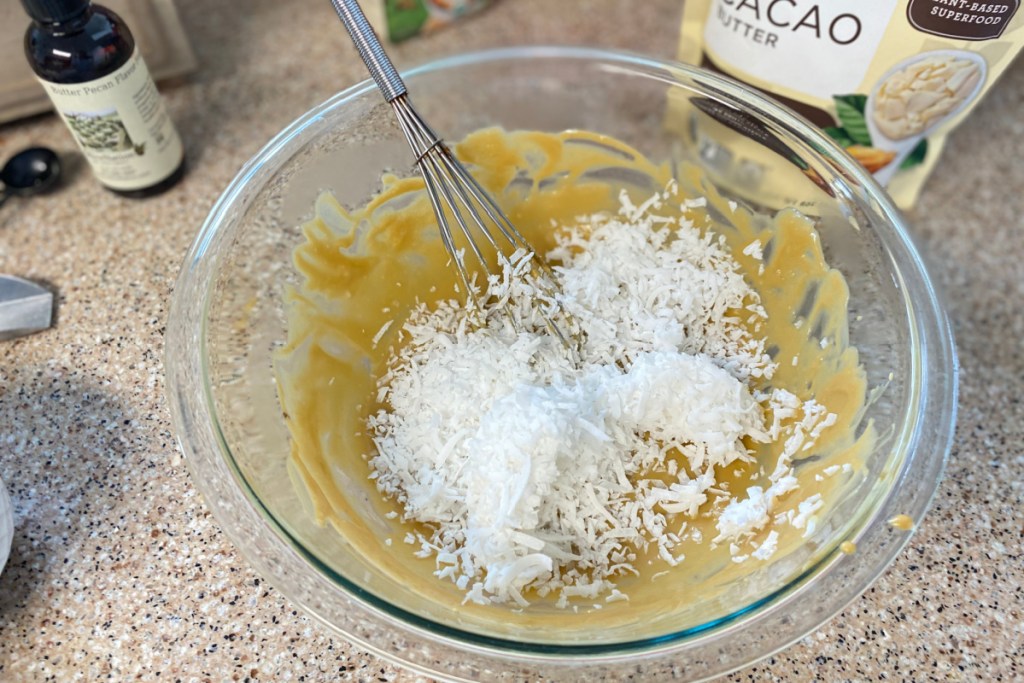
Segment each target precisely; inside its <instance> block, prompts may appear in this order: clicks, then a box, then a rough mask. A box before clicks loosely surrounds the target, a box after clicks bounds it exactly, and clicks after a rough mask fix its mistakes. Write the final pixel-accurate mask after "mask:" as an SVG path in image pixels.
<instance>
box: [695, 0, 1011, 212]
mask: <svg viewBox="0 0 1024 683" xmlns="http://www.w3.org/2000/svg"><path fill="white" fill-rule="evenodd" d="M1020 4H1021V0H1002V1H1000V2H993V3H986V2H973V0H827V1H825V0H686V4H685V6H684V8H683V26H682V32H681V36H682V37H681V41H680V44H679V58H680V60H681V61H684V62H687V63H690V64H694V65H698V66H702V67H704V68H707V69H710V70H712V71H718V72H721V73H724V74H726V75H728V76H731V77H733V78H736V79H738V80H741V81H744V82H745V83H747V84H749V85H752V86H754V87H755V88H758V89H760V90H762V91H764V92H766V93H768V94H770V95H772V96H774V97H775V98H776V99H778V100H780V101H781V102H782V103H784V104H786V105H788V106H789V107H791V108H792V109H794V110H795V111H797V112H798V113H800V114H802V115H803V116H805V117H806V118H807V119H809V120H810V121H811V122H812V123H815V124H816V125H818V126H820V127H821V128H822V129H823V130H824V131H825V132H826V133H827V134H828V135H829V136H830V137H832V138H833V139H834V140H835V141H836V142H838V143H839V144H840V145H842V146H843V147H845V148H846V150H847V151H848V152H849V153H850V154H851V155H852V156H853V157H854V158H855V159H857V160H858V161H860V162H861V163H862V164H863V165H864V166H865V167H866V168H867V169H868V170H870V171H871V172H872V173H873V174H874V175H875V178H876V179H877V180H878V181H879V182H880V183H881V184H882V185H885V186H886V187H887V188H888V190H889V193H890V194H891V195H892V197H893V199H895V201H896V203H897V204H898V205H900V206H901V207H903V208H909V207H910V206H912V205H913V204H914V202H915V201H916V200H917V196H918V194H919V193H920V190H921V187H922V185H923V184H924V182H925V180H926V179H927V177H928V174H929V173H930V171H931V170H932V168H934V166H935V164H936V162H937V161H938V158H939V155H940V154H941V152H942V146H943V143H944V141H945V137H946V135H947V134H948V133H949V132H950V131H951V130H952V129H953V128H954V127H956V125H957V124H958V123H960V122H961V121H963V120H964V118H965V117H966V116H968V115H969V114H970V112H971V110H972V109H973V108H974V107H975V105H977V104H978V102H979V101H981V98H982V97H983V96H984V94H985V92H986V91H988V90H989V88H991V87H992V85H993V84H994V83H995V81H996V79H998V77H999V76H1000V74H1001V73H1002V72H1003V71H1004V70H1005V69H1006V67H1007V66H1009V64H1010V62H1012V61H1013V58H1014V56H1015V55H1016V54H1017V53H1018V52H1019V51H1020V49H1021V48H1022V47H1024V12H1018V10H1019V9H1020Z"/></svg>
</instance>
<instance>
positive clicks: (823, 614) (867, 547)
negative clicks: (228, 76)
mask: <svg viewBox="0 0 1024 683" xmlns="http://www.w3.org/2000/svg"><path fill="white" fill-rule="evenodd" d="M407 82H408V85H409V89H410V91H411V92H412V93H413V95H414V100H415V103H416V106H417V108H418V109H419V110H420V111H421V113H422V114H423V115H424V117H425V118H426V119H427V120H428V121H430V122H431V124H432V125H433V126H434V127H435V128H436V129H437V130H439V131H442V132H443V133H444V134H445V135H446V136H447V138H448V139H450V140H456V139H459V138H461V137H462V136H464V135H465V134H467V133H469V132H470V131H472V130H475V129H478V128H481V127H486V126H493V125H500V126H503V127H504V128H505V129H507V130H514V129H533V130H543V131H561V130H565V129H586V130H592V131H596V132H600V133H606V134H609V135H612V136H614V137H616V138H618V139H620V140H623V141H625V142H627V143H629V144H631V145H633V146H634V147H636V148H638V149H639V150H640V151H642V152H644V153H645V154H647V155H648V156H649V157H651V158H652V159H654V160H655V161H669V162H670V163H672V164H681V163H684V162H688V163H692V164H696V165H698V166H700V167H701V168H702V169H703V171H704V174H705V176H706V179H707V182H709V183H711V184H713V185H714V186H715V187H716V188H717V190H718V191H719V192H721V193H723V194H725V195H726V196H729V197H732V198H734V199H735V200H736V201H739V202H742V203H743V204H745V205H746V206H749V207H751V208H752V210H754V211H756V212H759V213H764V214H771V213H772V212H773V211H775V210H777V209H779V208H782V207H784V206H796V207H798V208H799V209H800V210H801V211H803V212H804V213H805V214H806V215H808V216H809V217H812V218H813V219H814V220H815V221H816V224H817V228H818V232H819V234H820V237H821V243H822V246H823V249H824V252H825V256H826V258H827V260H828V262H829V263H830V264H831V265H832V266H833V267H835V268H837V269H839V270H840V271H841V272H842V273H843V275H844V276H845V278H846V280H847V282H848V284H849V287H850V342H851V343H852V344H853V345H855V346H856V347H857V348H858V350H859V352H860V358H861V362H862V364H863V366H864V369H865V372H866V373H867V377H868V381H869V386H870V387H871V388H872V390H873V393H872V400H871V401H870V403H869V405H868V407H867V408H866V415H865V418H866V420H865V421H867V420H872V421H873V422H874V424H875V425H876V427H877V429H878V433H879V434H880V435H881V437H880V438H879V439H878V443H877V447H876V448H875V449H874V451H873V452H872V453H871V455H870V456H869V458H868V460H867V462H866V464H865V468H866V470H865V471H866V472H867V475H868V476H866V477H865V478H864V479H863V480H862V481H861V482H860V484H859V485H858V486H856V487H855V489H854V490H851V491H849V492H848V493H847V495H845V496H844V497H843V499H842V500H840V501H838V502H837V504H836V505H835V507H834V509H833V510H832V511H831V512H830V513H829V514H828V515H827V516H826V517H825V518H824V519H822V520H820V521H819V525H818V529H817V531H816V533H815V534H813V535H812V536H811V537H810V538H808V539H807V543H806V546H807V547H806V549H805V550H806V552H804V553H803V554H800V553H797V554H796V555H799V556H787V557H786V558H781V559H779V560H778V561H774V560H773V561H772V562H769V563H765V567H764V569H763V570H759V571H758V572H757V573H756V574H755V575H753V576H751V577H749V578H748V579H747V580H745V581H743V582H742V585H737V586H735V587H734V590H731V591H730V592H729V593H728V595H727V598H724V599H723V598H717V600H718V602H715V603H707V604H704V603H701V600H702V598H701V596H694V597H693V600H694V602H695V604H696V603H701V604H700V607H701V609H700V610H699V611H694V610H691V611H687V610H685V609H684V610H681V611H680V612H678V613H676V612H672V611H670V610H669V611H667V612H669V613H661V614H638V615H636V619H635V620H633V622H632V623H631V624H627V625H624V626H623V625H620V626H618V627H616V628H614V629H602V628H601V627H597V626H592V625H590V624H589V620H587V619H581V620H580V623H578V624H575V625H573V626H569V627H565V628H563V629H562V630H561V631H556V632H552V631H538V632H535V633H534V632H523V631H517V630H516V629H515V628H514V627H513V626H511V625H509V624H507V623H503V622H502V620H501V619H495V620H493V621H491V622H486V621H481V620H479V619H475V618H467V617H465V616H464V615H462V614H460V613H459V611H458V610H455V609H450V608H445V607H442V606H439V605H436V604H432V603H431V602H430V601H429V600H428V599H427V598H424V597H422V596H420V595H417V594H416V593H414V592H413V591H411V590H410V589H409V588H408V586H406V585H404V584H403V582H401V581H398V580H396V579H394V578H392V576H393V574H392V573H389V572H383V571H381V570H380V568H379V567H376V566H374V565H373V563H371V562H369V561H367V560H366V559H365V558H363V557H361V556H360V555H359V554H358V553H355V552H353V551H352V548H351V547H350V546H349V545H348V544H347V542H346V541H345V540H344V539H343V538H342V537H341V536H340V535H339V534H338V533H337V532H336V531H335V530H333V529H331V528H322V527H319V526H317V525H316V524H315V523H314V520H313V517H312V515H311V514H310V511H309V509H308V501H307V500H306V497H305V494H304V492H303V490H302V488H301V487H298V486H295V485H293V483H292V481H291V479H290V477H289V473H288V467H287V460H288V452H289V441H288V439H289V437H288V432H287V429H286V426H285V422H284V419H283V417H282V414H281V409H280V406H279V404H278V398H277V393H276V387H275V383H274V377H273V371H272V354H273V352H274V350H275V349H276V348H278V347H279V346H280V345H281V344H282V343H283V342H284V340H285V338H286V332H285V314H284V309H283V290H284V289H285V287H286V286H287V285H288V284H294V283H295V282H296V281H297V275H296V273H295V271H294V268H293V266H292V262H291V254H292V250H293V249H294V248H295V246H296V245H297V244H299V243H300V241H301V240H302V236H301V233H300V231H299V226H300V224H301V223H302V222H303V220H305V219H308V218H309V217H310V216H311V214H312V210H313V206H314V201H315V199H316V198H317V196H318V195H319V194H320V193H321V192H322V191H324V190H330V191H332V192H333V193H334V194H335V195H336V196H337V198H338V199H339V201H341V202H342V203H343V204H346V205H348V206H350V207H355V206H358V205H360V204H362V203H364V202H365V201H366V200H367V199H368V198H369V196H370V195H371V194H372V193H373V192H374V190H376V189H377V188H378V186H379V182H380V177H381V174H382V173H383V172H385V171H391V170H394V169H399V170H400V172H402V173H411V172H412V171H411V166H412V165H411V163H410V155H409V150H408V149H407V147H406V142H405V139H404V138H403V137H402V134H401V132H400V130H399V129H398V128H397V126H396V125H395V123H394V120H393V117H392V113H391V110H390V107H389V106H388V105H387V104H385V103H384V102H383V100H382V98H381V97H380V95H379V93H378V92H377V91H376V90H375V88H374V86H373V85H372V84H370V83H369V82H364V83H361V84H359V85H357V86H355V87H352V88H350V89H348V90H346V91H345V92H342V93H340V94H338V95H336V96H335V97H333V98H331V99H330V100H328V101H327V102H325V103H324V104H322V105H320V106H319V107H316V108H315V109H313V110H312V111H310V112H308V113H307V114H305V115H304V116H302V117H301V118H300V119H298V120H297V121H296V122H295V123H293V124H292V125H291V126H289V127H288V128H287V129H285V130H284V131H283V132H281V133H280V134H279V135H278V136H277V137H276V138H274V139H273V140H272V141H271V142H270V143H269V144H268V145H267V146H266V147H264V148H263V150H262V151H260V152H259V154H257V155H256V156H255V157H254V158H253V159H252V160H251V161H250V162H249V163H247V164H246V165H245V167H244V168H243V169H242V170H241V172H240V173H239V174H238V176H237V177H236V178H235V180H234V181H233V182H232V183H231V185H230V186H229V187H228V188H227V190H226V191H225V192H224V194H223V195H222V196H221V198H220V199H219V201H218V202H217V204H216V205H215V206H214V208H213V210H212V211H211V213H210V215H209V217H208V218H207V220H206V223H205V224H204V225H203V227H202V230H201V231H200V233H199V235H198V237H197V238H196V240H195V243H194V244H193V245H192V248H191V250H190V251H189V253H188V256H187V258H186V259H185V262H184V265H183V267H182V271H181V274H180V276H179V279H178V283H177V287H176V289H175V292H174V301H173V304H172V307H171V315H170V322H169V324H168V333H167V372H168V385H169V392H170V403H171V408H172V412H173V418H174V422H175V426H176V428H177V433H178V437H179V439H180V443H181V448H182V450H183V451H184V453H185V456H186V458H187V461H188V463H189V467H190V468H191V470H192V474H193V480H194V482H195V484H196V486H197V488H199V490H200V491H201V492H202V494H203V495H204V497H205V499H206V501H207V504H208V505H209V506H210V508H211V509H212V511H213V512H214V514H215V515H216V517H217V519H218V520H219V522H220V523H221V525H222V526H223V528H224V530H225V532H226V533H227V534H228V536H229V537H230V538H231V539H232V540H233V541H234V543H235V544H236V545H237V546H238V548H239V549H240V550H241V551H242V553H243V554H244V555H245V556H246V557H247V558H248V559H249V560H250V561H251V562H252V564H253V565H254V566H255V567H256V568H257V570H258V571H259V572H260V573H261V574H262V575H264V576H265V577H266V578H267V579H268V580H270V582H271V583H272V584H273V585H274V586H275V587H277V588H278V589H279V590H280V591H281V592H282V593H284V594H285V595H287V596H288V597H289V598H290V599H291V600H293V601H294V602H296V603H298V604H299V605H301V606H302V607H303V608H304V609H305V610H307V611H308V612H309V613H311V614H313V615H314V616H316V617H317V618H319V619H320V620H322V621H323V622H324V623H325V624H327V625H328V626H329V627H331V628H332V629H334V630H336V631H338V632H339V633H341V634H343V635H344V636H345V637H346V638H348V639H350V640H352V641H355V642H356V643H358V644H359V645H360V646H362V647H365V648H367V649H369V650H372V651H373V652H376V653H378V654H380V655H381V656H383V657H386V658H388V659H391V660H393V661H396V662H399V663H401V664H402V665H404V666H407V667H410V668H412V669H415V670H418V671H421V672H426V673H429V674H433V675H437V676H441V677H445V678H450V679H458V680H480V679H507V680H520V679H526V678H536V677H540V676H543V677H550V678H556V679H558V678H563V679H582V678H584V677H585V676H591V675H608V676H625V675H634V676H636V675H640V676H641V677H642V678H645V679H646V678H649V677H656V676H676V677H684V678H702V677H707V676H712V675H715V674H719V673H722V672H725V671H728V670H731V669H734V668H736V667H739V666H741V665H743V664H746V663H749V662H751V661H753V660H755V659H757V658H759V657H762V656H764V655H767V654H769V653H771V652H774V651H776V650H778V649H779V648H782V647H784V646H786V645H787V644H789V643H791V642H793V641H794V640H796V639H798V638H800V637H801V636H803V635H804V634H806V633H807V632H809V631H811V630H812V629H814V628H815V627H817V626H818V625H820V624H821V623H822V622H824V621H826V620H827V619H829V618H830V617H831V616H833V615H834V614H836V613H837V612H838V611H839V610H841V609H842V608H843V607H844V606H845V605H846V604H847V603H849V602H850V600H852V599H853V598H854V597H856V596H857V595H858V594H860V593H861V592H862V591H863V590H864V589H865V588H867V587H868V585H869V584H870V583H871V582H872V581H873V580H874V579H875V578H876V577H877V576H878V575H879V574H880V573H881V572H882V571H883V569H884V568H885V567H886V566H887V565H888V564H889V562H890V561H892V559H893V558H894V557H895V556H896V554H897V553H898V552H899V551H900V549H901V548H902V547H903V545H904V544H905V543H906V542H907V539H908V537H909V534H908V533H906V532H904V531H900V530H897V529H895V528H893V527H892V526H891V525H889V524H888V523H887V520H888V519H890V518H892V517H894V516H895V515H897V514H906V515H909V516H910V517H911V518H913V519H914V520H919V519H920V518H921V516H922V515H923V514H924V512H925V509H926V508H927V506H928V504H929V502H930V499H931V497H932V495H933V493H934V492H935V489H936V487H937V485H938V481H939V478H940V476H941V473H942V468H943V464H944V462H945V458H946V456H947V454H948V452H949V448H950V441H951V438H952V434H953V425H954V416H955V406H956V373H957V366H956V359H955V354H954V349H953V340H952V337H951V334H950V330H949V325H948V322H947V319H946V317H945V315H944V313H943V311H942V309H941V307H940V304H939V301H938V299H937V297H936V294H935V291H934V290H933V288H932V285H931V283H930V282H929V280H928V276H927V274H926V272H925V268H924V266H923V264H922V262H921V259H920V256H919V255H918V253H917V251H916V250H915V249H914V246H913V244H912V243H911V240H910V238H909V237H908V234H907V230H906V225H905V223H904V221H903V218H902V217H901V216H900V215H899V213H898V212H897V211H896V210H895V209H894V208H893V205H892V203H891V202H890V200H889V199H888V198H887V197H886V195H885V194H884V192H883V191H882V190H881V189H880V188H879V186H878V185H877V184H876V183H875V182H874V181H873V180H872V178H871V177H870V175H869V174H868V173H867V172H866V171H864V169H862V168H861V167H860V166H859V165H857V164H856V163H855V162H854V161H852V160H851V159H850V158H849V157H848V156H846V154H845V153H843V152H842V151H841V150H840V149H839V148H838V147H836V145H834V144H833V143H832V142H831V141H830V140H829V139H828V138H827V137H826V136H824V135H822V134H821V133H820V132H819V131H818V130H817V129H816V128H814V127H812V126H811V125H810V124H808V123H807V122H806V121H804V120H803V119H800V118H799V117H797V116H795V115H793V114H792V113H790V112H788V111H786V110H785V109H783V108H781V107H780V106H778V105H777V104H775V103H773V102H771V101H769V100H767V99H765V98H763V97H761V96H759V95H758V94H756V93H754V92H752V91H750V90H749V89H746V88H744V87H742V86H740V85H738V84H736V83H733V82H732V81H728V80H725V79H722V78H719V77H716V76H714V75H711V74H708V73H705V72H703V71H700V70H698V69H693V68H689V67H686V66H682V65H679V64H674V63H669V62H663V61H657V60H652V59H647V58H643V57H638V56H633V55H628V54H622V53H613V52H605V51H597V50H586V49H574V48H523V49H511V50H496V51H489V52H482V53H477V54H471V55H465V56H460V57H455V58H451V59H446V60H443V61H439V62H435V63H433V64H430V65H427V66H424V67H421V68H419V69H415V70H413V71H411V72H409V73H408V74H407ZM352 490H353V494H352V495H365V491H367V490H369V491H371V492H372V489H367V488H366V486H365V484H359V485H358V486H357V485H353V487H352ZM356 491H362V492H364V493H356ZM842 540H850V541H853V542H855V543H856V546H857V551H856V553H854V554H850V555H847V554H844V553H842V552H840V550H839V547H838V546H839V542H840V541H842ZM705 602H706V601H705ZM698 613H699V614H702V615H704V617H703V618H701V619H696V618H695V617H694V615H695V614H698ZM708 615H710V616H708Z"/></svg>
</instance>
